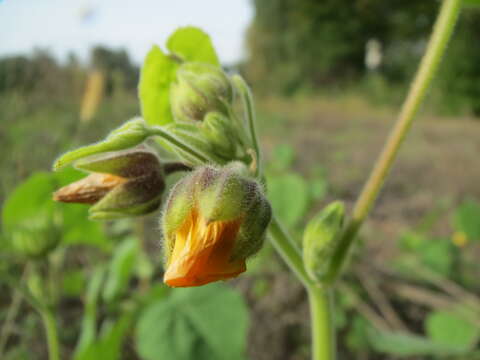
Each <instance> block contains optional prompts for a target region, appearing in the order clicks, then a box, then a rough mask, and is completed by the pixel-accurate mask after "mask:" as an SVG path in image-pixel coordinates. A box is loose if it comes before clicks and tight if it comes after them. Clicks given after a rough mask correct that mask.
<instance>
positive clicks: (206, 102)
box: [170, 62, 233, 122]
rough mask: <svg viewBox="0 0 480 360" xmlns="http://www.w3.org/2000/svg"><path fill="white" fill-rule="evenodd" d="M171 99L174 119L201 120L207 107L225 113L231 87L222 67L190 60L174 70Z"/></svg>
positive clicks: (206, 111)
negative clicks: (175, 79)
mask: <svg viewBox="0 0 480 360" xmlns="http://www.w3.org/2000/svg"><path fill="white" fill-rule="evenodd" d="M177 80H178V81H177V82H176V83H174V84H173V85H172V88H171V92H170V99H171V105H172V112H173V116H174V118H175V119H176V120H177V121H187V122H188V121H202V120H203V118H204V117H205V115H206V114H207V113H208V112H210V111H219V112H223V113H226V112H227V111H226V108H225V106H226V105H229V104H231V103H232V101H233V87H232V84H231V82H230V80H229V78H228V76H227V75H226V74H225V73H224V72H223V71H222V69H220V68H218V67H215V66H213V65H209V64H204V63H195V62H189V63H184V64H183V65H181V66H180V68H179V69H178V71H177Z"/></svg>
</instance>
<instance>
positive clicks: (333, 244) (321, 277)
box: [303, 201, 345, 281]
mask: <svg viewBox="0 0 480 360" xmlns="http://www.w3.org/2000/svg"><path fill="white" fill-rule="evenodd" d="M344 217H345V207H344V205H343V203H342V202H340V201H335V202H333V203H331V204H330V205H328V206H327V207H325V208H324V209H323V210H322V211H320V213H318V214H317V215H316V216H315V217H314V218H313V219H312V220H310V222H309V223H308V225H307V227H306V228H305V232H304V234H303V262H304V264H305V269H306V270H307V273H308V274H309V275H310V276H311V278H312V279H314V280H316V281H325V280H326V279H325V277H326V275H327V274H328V271H329V269H330V263H331V260H332V255H333V253H334V252H335V250H336V249H337V247H338V243H339V241H338V240H339V238H340V234H341V231H342V227H343V221H344Z"/></svg>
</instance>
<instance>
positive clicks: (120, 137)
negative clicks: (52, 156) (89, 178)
mask: <svg viewBox="0 0 480 360" xmlns="http://www.w3.org/2000/svg"><path fill="white" fill-rule="evenodd" d="M149 136H150V133H149V130H148V127H147V125H146V123H145V121H144V120H143V119H142V118H139V117H137V118H134V119H132V120H129V121H127V122H126V123H125V124H123V125H122V126H120V127H119V128H118V129H115V130H113V131H112V132H111V133H110V134H108V136H107V137H106V138H105V140H103V141H101V142H98V143H95V144H92V145H87V146H84V147H81V148H79V149H76V150H72V151H69V152H67V153H66V154H63V155H62V156H60V157H59V158H58V159H57V160H56V161H55V163H54V165H53V169H54V170H58V169H60V168H62V167H64V166H66V165H68V164H70V163H72V162H73V161H76V160H79V159H82V158H84V157H87V156H92V155H96V154H100V153H105V152H110V151H119V150H124V149H128V148H132V147H134V146H137V145H139V144H141V143H142V142H144V141H145V140H146V139H147V138H148V137H149Z"/></svg>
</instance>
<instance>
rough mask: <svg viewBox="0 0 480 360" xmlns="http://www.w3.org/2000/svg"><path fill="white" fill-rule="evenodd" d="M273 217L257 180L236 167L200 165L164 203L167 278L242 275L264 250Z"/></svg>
mask: <svg viewBox="0 0 480 360" xmlns="http://www.w3.org/2000/svg"><path fill="white" fill-rule="evenodd" d="M270 218H271V208H270V204H269V203H268V201H267V199H266V198H265V196H264V195H263V192H262V189H261V186H260V185H259V184H258V183H257V182H255V181H254V180H251V179H249V178H247V177H244V176H243V175H240V172H239V171H237V169H236V168H235V167H232V168H230V167H228V166H227V167H224V168H221V169H218V168H214V167H210V166H204V167H200V168H198V169H197V170H195V171H194V172H193V173H191V174H189V175H188V176H186V177H185V178H183V179H182V180H180V181H179V182H178V183H177V184H176V185H175V187H174V188H173V189H172V192H171V194H170V196H169V199H168V201H167V203H166V207H165V210H164V213H163V218H162V229H163V236H164V241H165V245H164V251H165V261H166V271H165V276H164V281H165V282H166V283H167V284H168V285H170V286H173V287H179V286H199V285H204V284H207V283H210V282H213V281H218V280H226V279H229V278H232V277H236V276H238V275H239V274H240V273H242V272H244V271H245V270H246V265H245V261H246V259H247V258H248V257H250V256H251V255H253V254H254V253H256V252H257V251H258V250H259V249H260V248H261V246H262V244H263V240H264V238H265V230H266V228H267V226H268V223H269V222H270Z"/></svg>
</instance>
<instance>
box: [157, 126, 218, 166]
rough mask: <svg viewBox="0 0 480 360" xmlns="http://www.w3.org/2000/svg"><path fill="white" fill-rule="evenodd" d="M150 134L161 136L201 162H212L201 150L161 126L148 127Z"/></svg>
mask: <svg viewBox="0 0 480 360" xmlns="http://www.w3.org/2000/svg"><path fill="white" fill-rule="evenodd" d="M150 134H151V135H157V136H160V137H161V138H163V139H164V140H165V141H167V142H169V143H170V144H172V145H173V146H175V147H177V148H179V149H180V150H183V151H185V152H187V153H188V154H190V155H192V156H193V157H195V158H196V159H197V160H199V161H201V162H202V163H209V162H212V160H211V159H210V158H209V157H208V156H207V155H205V154H203V153H202V152H200V151H198V150H196V149H193V148H192V147H190V146H189V145H187V144H185V143H184V142H183V141H181V140H179V139H178V138H177V137H175V136H174V135H172V134H170V133H169V132H168V131H167V130H165V129H163V128H161V127H160V126H153V127H151V128H150Z"/></svg>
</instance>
